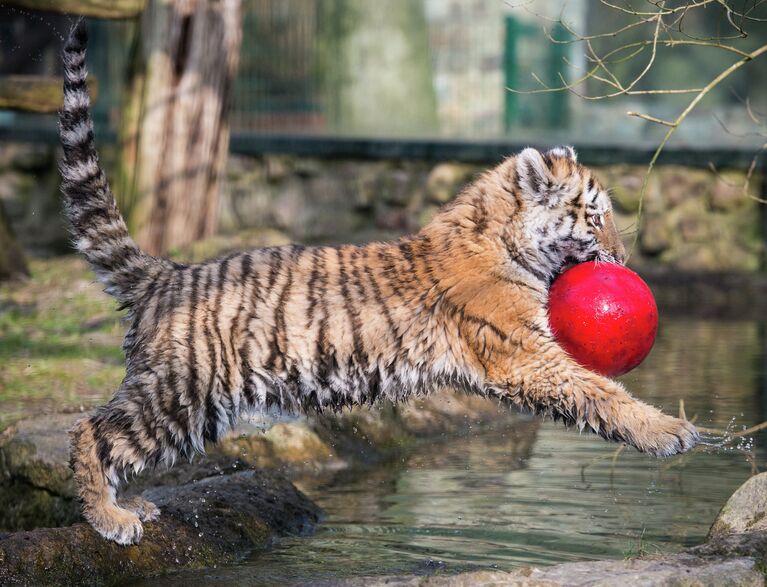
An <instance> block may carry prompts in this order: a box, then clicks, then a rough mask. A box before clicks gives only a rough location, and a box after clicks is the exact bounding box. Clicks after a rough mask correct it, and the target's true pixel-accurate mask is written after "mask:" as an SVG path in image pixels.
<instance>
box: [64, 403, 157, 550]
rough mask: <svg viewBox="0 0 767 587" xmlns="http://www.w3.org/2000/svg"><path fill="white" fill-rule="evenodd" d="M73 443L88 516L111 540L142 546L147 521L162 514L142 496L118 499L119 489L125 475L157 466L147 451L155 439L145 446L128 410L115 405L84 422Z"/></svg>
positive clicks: (77, 480)
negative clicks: (148, 464)
mask: <svg viewBox="0 0 767 587" xmlns="http://www.w3.org/2000/svg"><path fill="white" fill-rule="evenodd" d="M113 402H114V400H113ZM70 440H71V445H70V466H71V467H72V471H73V473H74V479H75V483H76V485H77V491H78V495H79V497H80V500H81V502H82V511H83V516H84V517H85V519H86V520H87V521H88V522H89V523H90V524H91V526H93V528H94V529H95V530H96V531H97V532H98V533H99V534H101V535H102V536H103V537H104V538H106V539H108V540H114V541H115V542H117V543H118V544H123V545H125V544H136V543H138V542H139V541H140V540H141V537H142V535H143V533H144V528H143V526H142V523H141V522H142V521H145V522H147V521H153V520H156V519H157V517H158V516H159V514H160V511H159V510H158V509H157V507H156V506H155V505H154V504H153V503H151V502H149V501H147V500H145V499H143V498H142V497H140V496H138V497H132V498H127V499H125V500H120V501H118V500H117V489H118V483H119V478H120V477H121V476H122V475H123V473H125V472H138V471H140V470H141V469H143V468H144V465H145V464H146V463H148V462H151V460H152V459H151V458H150V457H151V456H150V455H148V454H147V453H146V451H145V449H144V448H143V447H146V446H147V444H148V443H151V440H150V439H145V440H144V441H143V442H141V443H139V442H138V441H137V437H136V435H135V434H133V433H132V432H131V419H130V417H129V416H128V413H127V411H126V410H125V409H123V408H121V407H120V406H117V405H115V404H114V403H110V404H109V405H107V406H105V407H104V408H101V409H100V410H99V412H97V413H96V414H95V415H93V416H91V417H89V418H86V419H84V420H81V421H80V422H78V423H77V424H76V425H75V427H74V428H73V430H72V431H71V432H70Z"/></svg>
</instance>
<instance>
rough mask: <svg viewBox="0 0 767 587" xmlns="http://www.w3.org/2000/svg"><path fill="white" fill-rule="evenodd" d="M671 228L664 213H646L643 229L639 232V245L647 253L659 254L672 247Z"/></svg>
mask: <svg viewBox="0 0 767 587" xmlns="http://www.w3.org/2000/svg"><path fill="white" fill-rule="evenodd" d="M671 241H672V234H671V228H670V227H669V225H668V224H667V222H666V218H665V216H663V215H658V214H645V217H644V218H643V222H642V231H641V232H640V233H639V245H640V247H641V249H642V253H644V254H645V255H650V256H654V255H659V254H660V253H662V252H664V251H666V250H667V249H668V248H669V247H671Z"/></svg>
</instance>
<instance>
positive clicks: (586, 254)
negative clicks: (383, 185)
mask: <svg viewBox="0 0 767 587" xmlns="http://www.w3.org/2000/svg"><path fill="white" fill-rule="evenodd" d="M85 45H86V33H85V30H84V28H83V27H82V25H79V26H77V27H76V29H75V30H74V31H73V33H72V35H71V36H70V39H69V41H68V42H67V44H66V47H65V50H64V53H63V58H64V64H65V84H64V108H63V111H62V113H61V119H60V134H61V142H62V144H63V147H64V156H63V159H62V161H61V174H62V177H63V181H62V191H63V194H64V197H65V205H66V211H67V214H68V216H69V219H70V221H71V224H72V229H73V233H74V237H75V244H76V246H77V248H78V249H79V250H80V251H81V252H82V254H83V255H85V258H86V259H87V260H88V262H89V263H90V265H91V266H92V267H93V269H94V271H95V272H96V274H97V275H98V277H99V279H100V280H101V281H102V282H103V283H104V284H105V285H106V291H107V292H108V293H110V294H111V295H113V296H114V297H115V298H117V299H118V300H119V302H120V303H121V304H122V306H123V307H124V308H127V309H128V310H129V314H128V322H129V328H128V331H127V334H126V336H125V342H124V344H123V350H124V352H125V360H126V366H127V372H126V375H125V379H124V380H123V382H122V384H121V385H120V387H119V389H118V390H117V392H116V394H115V396H114V398H113V399H112V400H111V401H110V402H109V403H108V404H107V405H105V406H103V407H100V408H98V409H97V410H96V411H95V413H94V414H93V415H91V416H89V417H87V418H86V419H84V420H82V421H80V422H79V423H78V424H76V426H75V427H74V429H73V430H72V432H71V466H72V469H73V471H74V477H75V480H76V482H77V485H78V488H79V496H80V498H81V500H82V504H83V513H84V515H85V517H86V519H87V520H88V521H89V522H90V523H91V524H92V526H93V527H94V528H95V529H96V530H97V531H98V532H100V533H101V534H102V535H103V536H104V537H105V538H108V539H110V540H114V541H115V542H117V543H119V544H132V543H137V542H138V541H139V540H140V539H141V536H142V532H143V527H142V522H146V521H151V520H154V519H156V517H157V516H158V514H159V511H158V509H157V508H156V507H155V506H154V505H153V504H151V503H149V502H147V501H145V500H143V499H142V498H133V499H132V500H130V501H119V500H117V499H116V493H117V488H118V482H119V479H120V477H123V476H124V475H126V474H128V473H137V472H139V471H141V470H142V469H144V468H145V467H152V466H155V465H157V464H158V463H165V464H168V465H170V464H173V463H174V461H175V460H176V459H177V458H179V457H191V455H192V454H193V453H195V452H203V451H204V450H205V448H204V447H205V443H206V442H216V440H217V439H219V438H221V436H222V435H223V434H224V433H226V431H227V430H229V429H230V428H231V427H232V426H233V425H234V424H235V422H237V420H238V418H239V417H240V416H241V415H242V414H245V413H247V412H250V411H252V410H257V409H265V408H269V407H272V406H276V407H277V408H280V409H283V410H291V411H293V410H295V411H307V410H322V409H326V408H330V409H333V410H336V409H339V408H341V407H343V406H348V405H359V404H370V403H372V402H374V401H376V400H378V399H380V398H386V399H389V400H392V401H402V400H404V399H406V398H408V397H410V396H412V395H414V394H424V393H428V392H429V391H430V390H432V389H434V388H435V387H438V386H442V385H449V386H453V387H455V388H458V389H462V390H466V391H470V392H474V393H478V394H482V395H485V396H491V397H496V398H499V399H501V400H503V401H505V402H507V403H508V404H510V405H514V406H518V407H521V408H524V409H527V410H531V411H533V412H535V413H538V414H542V415H546V416H550V417H552V418H554V419H557V420H563V421H564V422H565V423H566V424H575V425H576V426H577V427H578V428H580V429H581V430H583V429H588V430H591V431H593V432H595V433H597V434H599V435H600V436H602V437H603V438H606V439H609V440H616V441H622V442H626V443H628V444H630V445H632V446H634V447H636V448H637V449H639V450H640V451H643V452H647V453H650V454H652V455H659V456H665V455H672V454H675V453H680V452H684V451H686V450H688V449H689V448H691V447H692V446H693V445H695V444H696V442H697V439H698V434H697V432H696V430H695V428H694V427H693V426H692V425H691V424H690V423H689V422H687V421H683V420H679V419H676V418H672V417H670V416H666V415H664V414H662V413H661V412H660V411H658V410H657V409H656V408H654V407H652V406H649V405H647V404H644V403H642V402H640V401H638V400H636V399H634V398H633V397H632V396H631V395H629V393H627V392H626V390H624V388H623V387H622V386H621V385H620V384H618V383H616V382H614V381H611V380H610V379H606V378H605V377H601V376H599V375H597V374H595V373H592V372H591V371H588V370H586V369H584V368H583V367H581V366H579V365H578V364H576V363H575V362H574V361H573V360H572V359H571V358H570V357H569V356H568V355H567V353H565V352H564V351H563V350H562V348H561V347H560V346H559V345H558V344H557V343H556V341H555V340H554V338H553V336H552V333H551V331H550V329H549V326H548V320H547V313H546V299H547V289H548V287H549V284H550V283H551V281H552V279H553V278H554V276H556V275H557V273H558V272H559V271H560V270H561V269H562V267H563V265H565V264H566V263H568V262H570V261H587V260H590V259H598V260H601V261H605V262H614V263H622V262H623V259H624V249H623V246H622V244H621V241H620V239H619V237H618V233H617V231H616V228H615V224H614V222H613V217H612V212H611V208H610V201H609V199H608V196H607V194H606V193H605V190H604V189H603V188H602V186H601V185H600V184H599V182H598V181H597V180H596V178H595V177H594V176H593V174H592V173H591V172H590V171H589V170H588V169H586V168H585V167H583V166H581V165H579V164H578V162H577V160H576V154H575V152H574V151H573V149H572V148H570V147H558V148H555V149H552V150H550V151H548V152H545V153H541V152H539V151H537V150H535V149H531V148H528V149H525V150H524V151H522V152H521V153H519V154H518V155H516V156H513V157H510V158H508V159H506V160H505V161H504V162H503V163H501V164H500V165H498V166H497V167H496V168H495V169H492V170H490V171H488V172H486V173H485V174H484V175H482V176H481V177H479V178H478V179H477V180H476V181H475V182H474V183H473V185H471V186H469V187H468V188H466V189H465V190H464V191H463V192H462V193H461V194H460V195H459V196H458V197H457V198H456V199H455V200H454V201H453V202H452V203H451V204H449V205H448V206H446V207H445V208H443V209H442V210H441V211H440V212H439V213H438V214H437V216H436V217H435V218H434V219H433V221H432V222H430V223H429V224H428V225H427V226H426V227H424V228H423V229H422V230H421V231H420V232H419V233H418V234H416V235H415V236H410V237H406V238H403V239H401V240H399V241H396V242H392V243H371V244H368V245H365V246H349V245H347V246H338V247H305V246H300V245H293V246H285V247H276V248H266V249H257V250H252V251H245V252H240V253H235V254H231V255H227V256H225V257H223V258H221V259H217V260H214V261H208V262H206V263H200V264H192V265H181V264H177V263H174V262H171V261H169V260H167V259H162V258H157V257H153V256H150V255H148V254H146V253H144V252H142V251H141V250H140V249H139V248H138V247H137V245H136V243H135V242H134V241H133V240H132V239H131V238H130V236H129V235H128V231H127V229H126V225H125V222H124V221H123V218H122V216H121V215H120V212H119V211H118V209H117V206H116V204H115V200H114V198H113V196H112V193H111V192H110V189H109V186H108V184H107V180H106V177H105V174H104V172H103V170H102V168H101V167H100V165H99V160H98V155H97V152H96V149H95V145H94V138H93V125H92V122H91V118H90V114H89V96H88V93H87V88H86V85H85V78H86V69H85V65H84V59H85Z"/></svg>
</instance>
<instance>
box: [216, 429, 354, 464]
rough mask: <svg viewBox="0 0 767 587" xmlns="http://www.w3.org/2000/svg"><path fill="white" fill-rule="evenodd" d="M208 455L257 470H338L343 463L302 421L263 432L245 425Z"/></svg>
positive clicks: (228, 436)
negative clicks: (285, 467) (245, 464)
mask: <svg viewBox="0 0 767 587" xmlns="http://www.w3.org/2000/svg"><path fill="white" fill-rule="evenodd" d="M210 452H211V454H223V455H226V456H229V457H234V458H237V459H240V460H242V461H244V462H246V463H249V464H251V465H255V466H258V467H283V466H287V467H299V468H312V469H317V468H321V467H323V466H330V467H333V468H335V467H338V466H341V465H343V461H342V460H340V459H339V458H338V456H337V455H336V453H335V451H334V450H333V448H332V447H331V446H329V445H328V444H327V443H326V442H324V441H323V440H322V439H321V438H320V437H319V436H318V435H317V433H316V432H315V431H314V430H312V429H311V428H310V427H309V425H308V424H307V423H306V422H305V421H303V420H294V421H292V422H278V423H276V424H274V425H273V426H271V427H270V428H268V429H267V430H266V431H265V432H263V431H261V430H258V429H254V428H253V427H252V426H249V425H248V424H247V423H245V424H241V425H239V426H238V427H237V430H236V431H235V432H234V433H232V434H229V435H227V437H225V438H224V439H223V440H221V442H219V444H218V445H216V446H215V447H212V448H211V451H210Z"/></svg>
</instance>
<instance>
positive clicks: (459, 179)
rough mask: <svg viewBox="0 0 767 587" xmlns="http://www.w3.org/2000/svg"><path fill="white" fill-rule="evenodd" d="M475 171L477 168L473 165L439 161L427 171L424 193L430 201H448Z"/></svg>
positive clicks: (440, 202) (442, 202)
mask: <svg viewBox="0 0 767 587" xmlns="http://www.w3.org/2000/svg"><path fill="white" fill-rule="evenodd" d="M476 172H477V168H476V166H474V165H466V164H461V163H439V164H437V165H435V166H434V168H433V169H432V170H431V172H429V176H428V177H427V179H426V195H427V197H428V198H429V199H430V200H431V201H433V202H437V203H439V204H444V203H446V202H449V201H450V200H452V199H453V198H454V197H455V196H456V195H457V194H458V192H459V191H460V190H461V188H462V187H463V186H464V185H465V184H466V183H468V182H469V181H470V180H471V178H472V176H473V175H474V174H475V173H476Z"/></svg>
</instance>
